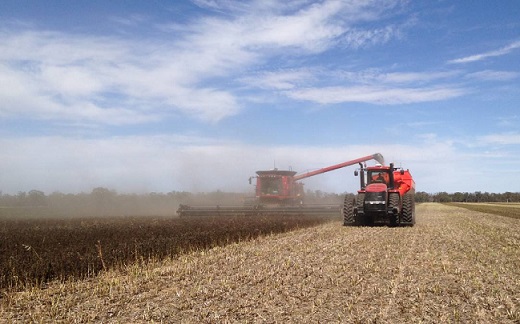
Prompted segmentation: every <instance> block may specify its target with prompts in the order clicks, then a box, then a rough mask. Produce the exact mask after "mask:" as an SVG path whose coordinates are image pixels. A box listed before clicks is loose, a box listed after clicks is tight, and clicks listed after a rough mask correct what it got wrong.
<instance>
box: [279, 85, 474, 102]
mask: <svg viewBox="0 0 520 324" xmlns="http://www.w3.org/2000/svg"><path fill="white" fill-rule="evenodd" d="M285 93H286V95H287V96H289V97H290V98H293V99H297V100H305V101H312V102H316V103H319V104H338V103H343V102H364V103H372V104H382V105H384V104H390V105H391V104H408V103H418V102H428V101H439V100H446V99H451V98H455V97H459V96H461V95H464V94H465V93H466V90H464V89H461V88H457V87H453V88H449V87H430V88H427V87H425V88H396V87H394V88H392V87H377V86H352V87H323V88H306V89H298V90H291V91H286V92H285Z"/></svg>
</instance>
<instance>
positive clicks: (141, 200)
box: [0, 187, 520, 216]
mask: <svg viewBox="0 0 520 324" xmlns="http://www.w3.org/2000/svg"><path fill="white" fill-rule="evenodd" d="M346 194H348V193H341V194H336V193H326V192H323V191H321V190H315V191H311V190H307V192H306V196H305V201H306V203H309V204H315V203H327V204H333V203H342V202H343V198H344V197H345V195H346ZM245 196H247V195H246V194H244V193H230V192H223V191H220V190H217V191H214V192H208V193H192V192H186V191H171V192H168V193H156V192H152V193H146V194H126V193H117V192H116V191H114V190H110V189H107V188H102V187H98V188H94V189H93V190H92V191H91V192H90V193H78V194H64V193H61V192H53V193H51V194H49V195H46V194H45V193H44V192H42V191H39V190H31V191H29V192H19V193H17V194H12V195H10V194H3V193H1V192H0V208H2V211H3V214H5V213H8V210H7V211H6V209H9V208H12V207H23V208H27V209H31V208H32V209H40V211H34V213H35V214H37V213H40V214H41V212H42V211H41V210H46V211H47V212H49V213H54V214H55V215H60V216H64V215H66V216H107V215H110V216H114V215H125V216H132V215H136V216H137V215H174V214H175V213H176V211H177V209H178V207H179V205H180V204H187V205H237V204H242V203H243V201H244V199H245ZM415 201H416V202H504V203H505V202H520V192H505V193H489V192H481V191H476V192H455V193H447V192H438V193H427V192H424V191H418V192H416V194H415Z"/></svg>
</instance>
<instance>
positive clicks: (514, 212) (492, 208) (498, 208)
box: [449, 203, 520, 219]
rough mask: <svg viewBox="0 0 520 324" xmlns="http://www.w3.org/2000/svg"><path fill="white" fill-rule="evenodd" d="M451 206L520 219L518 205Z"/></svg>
mask: <svg viewBox="0 0 520 324" xmlns="http://www.w3.org/2000/svg"><path fill="white" fill-rule="evenodd" d="M449 205H451V206H457V207H462V208H466V209H469V210H473V211H478V212H482V213H489V214H495V215H500V216H506V217H513V218H518V219H520V204H518V203H449Z"/></svg>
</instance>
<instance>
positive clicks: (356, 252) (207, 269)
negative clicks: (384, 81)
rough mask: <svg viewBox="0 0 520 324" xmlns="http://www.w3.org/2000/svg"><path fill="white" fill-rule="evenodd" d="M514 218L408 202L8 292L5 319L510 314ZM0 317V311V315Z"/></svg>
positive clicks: (391, 318) (518, 272) (518, 314)
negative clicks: (384, 218) (398, 212)
mask: <svg viewBox="0 0 520 324" xmlns="http://www.w3.org/2000/svg"><path fill="white" fill-rule="evenodd" d="M518 278H520V220H518V219H515V218H511V217H502V216H497V215H493V214H484V213H480V212H475V211H470V210H467V209H463V208H458V207H455V206H449V205H443V204H436V203H426V204H420V205H417V223H416V225H415V226H414V227H408V228H388V227H343V226H341V222H340V221H334V222H327V223H324V224H321V225H318V226H314V227H309V228H304V229H299V230H295V231H290V232H285V233H280V234H276V235H268V236H258V237H256V238H254V239H252V240H249V241H241V242H238V243H232V244H228V245H226V246H218V247H214V248H211V249H209V250H200V251H195V252H191V253H187V254H182V255H179V256H178V257H175V258H171V259H169V260H164V261H161V262H159V261H157V262H154V263H146V264H133V265H130V266H128V267H124V268H120V269H116V270H108V271H106V272H102V273H101V274H100V275H99V276H96V277H93V278H89V279H88V280H81V281H70V282H64V283H59V282H53V283H49V285H48V286H47V287H46V288H45V289H27V290H25V291H22V292H17V293H15V292H6V293H4V294H3V295H2V298H1V299H0V319H2V320H3V321H5V322H103V323H122V322H132V323H149V322H154V321H155V322H169V323H173V322H182V323H223V322H269V323H275V322H283V323H309V322H313V323H316V322H328V323H331V322H332V323H376V322H378V323H379V322H380V323H420V322H422V323H519V322H520V282H519V280H518ZM2 320H0V322H1V321H2Z"/></svg>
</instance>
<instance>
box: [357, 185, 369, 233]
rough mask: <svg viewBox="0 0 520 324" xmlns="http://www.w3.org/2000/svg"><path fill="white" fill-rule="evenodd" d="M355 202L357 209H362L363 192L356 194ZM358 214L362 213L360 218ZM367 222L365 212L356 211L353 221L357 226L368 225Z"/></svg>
mask: <svg viewBox="0 0 520 324" xmlns="http://www.w3.org/2000/svg"><path fill="white" fill-rule="evenodd" d="M355 204H356V207H357V210H359V211H363V210H364V204H365V194H364V193H360V194H358V195H357V197H356V202H355ZM360 215H363V219H361V218H360ZM369 223H370V222H368V221H367V215H366V214H365V213H362V214H361V213H358V214H357V215H356V219H355V221H354V224H355V225H357V226H362V225H370V224H369Z"/></svg>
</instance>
